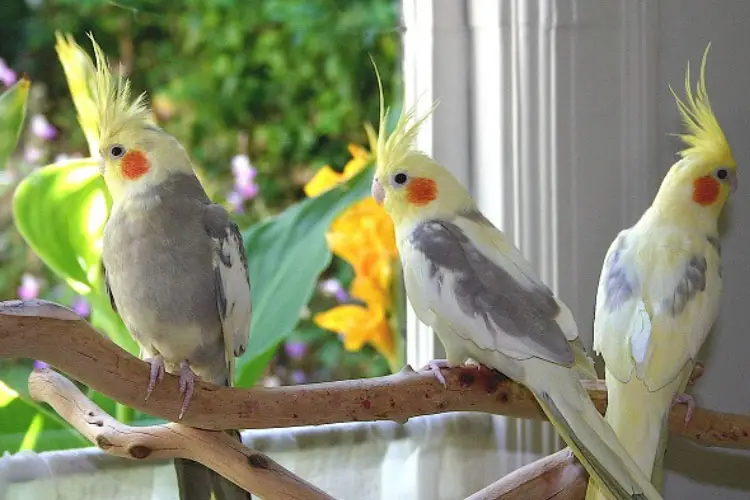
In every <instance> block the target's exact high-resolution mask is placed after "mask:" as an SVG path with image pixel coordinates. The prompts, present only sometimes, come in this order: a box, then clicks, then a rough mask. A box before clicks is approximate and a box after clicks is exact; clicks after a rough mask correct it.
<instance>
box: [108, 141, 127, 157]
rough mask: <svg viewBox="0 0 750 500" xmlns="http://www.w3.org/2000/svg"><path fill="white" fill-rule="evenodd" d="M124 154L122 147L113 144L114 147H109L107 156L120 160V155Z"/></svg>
mask: <svg viewBox="0 0 750 500" xmlns="http://www.w3.org/2000/svg"><path fill="white" fill-rule="evenodd" d="M124 154H125V147H124V146H121V145H119V144H115V145H114V146H110V147H109V156H111V157H112V158H122V155H124Z"/></svg>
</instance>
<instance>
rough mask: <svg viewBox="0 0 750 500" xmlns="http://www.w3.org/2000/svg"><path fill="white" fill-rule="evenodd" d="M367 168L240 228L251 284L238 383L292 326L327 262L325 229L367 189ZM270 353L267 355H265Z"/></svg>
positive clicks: (244, 382)
mask: <svg viewBox="0 0 750 500" xmlns="http://www.w3.org/2000/svg"><path fill="white" fill-rule="evenodd" d="M371 182H372V169H371V168H367V169H364V170H363V171H362V172H360V173H359V174H357V175H356V176H354V177H352V178H351V179H349V180H348V181H347V182H345V183H343V184H341V185H339V186H338V187H336V188H334V189H331V190H330V191H327V192H325V193H323V194H321V195H320V196H317V197H315V198H310V199H306V200H303V201H301V202H299V203H297V204H296V205H293V206H291V207H290V208H288V209H287V210H285V211H284V212H283V213H281V214H280V215H278V216H276V217H274V218H272V219H268V220H265V221H263V222H261V223H259V224H256V225H255V226H253V227H251V228H250V229H248V230H247V231H245V233H244V240H245V248H246V250H247V252H248V254H249V256H248V264H249V268H250V283H251V285H252V286H253V292H252V295H253V322H252V326H251V328H250V342H249V345H248V348H247V353H246V354H245V355H244V356H243V357H242V358H241V359H240V360H239V362H238V364H237V366H238V370H237V371H238V376H237V385H238V386H251V385H253V384H254V383H255V382H256V380H257V378H258V377H259V375H260V373H261V372H262V368H263V366H265V365H262V366H260V369H259V362H260V360H261V358H263V359H270V356H271V355H272V354H273V352H274V351H275V349H276V348H277V347H278V345H279V343H280V342H281V341H283V340H284V339H285V338H286V337H287V336H288V335H289V333H291V331H292V330H293V329H294V327H295V326H296V325H297V323H298V321H299V313H300V311H301V310H302V308H303V307H304V306H305V305H306V304H307V303H308V302H309V301H310V297H311V296H312V294H313V292H314V291H315V285H316V282H317V280H318V276H319V275H320V273H321V272H323V270H325V269H326V267H328V265H329V264H330V262H331V252H330V251H329V250H328V245H327V244H326V239H325V233H326V231H327V230H328V228H329V227H330V225H331V223H332V222H333V220H334V219H335V218H336V217H337V216H338V215H339V213H341V211H342V210H344V209H345V208H347V207H349V206H350V205H352V204H353V203H354V202H356V201H359V200H361V199H363V198H364V197H365V196H367V195H368V193H369V191H370V184H371ZM269 353H270V355H269Z"/></svg>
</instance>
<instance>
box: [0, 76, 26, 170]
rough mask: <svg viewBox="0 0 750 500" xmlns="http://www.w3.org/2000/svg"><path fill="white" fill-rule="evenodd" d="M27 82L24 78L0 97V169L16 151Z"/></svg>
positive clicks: (24, 105)
mask: <svg viewBox="0 0 750 500" xmlns="http://www.w3.org/2000/svg"><path fill="white" fill-rule="evenodd" d="M29 86H30V82H29V80H28V79H27V78H26V77H24V78H21V79H20V80H19V81H17V82H16V83H15V84H14V85H13V86H12V87H10V88H9V89H8V90H6V91H5V92H3V94H2V95H0V168H4V167H5V163H6V162H7V161H8V157H9V156H10V155H11V153H13V150H14V149H16V144H18V138H19V136H20V135H21V130H23V122H24V120H25V119H26V101H27V99H28V97H29Z"/></svg>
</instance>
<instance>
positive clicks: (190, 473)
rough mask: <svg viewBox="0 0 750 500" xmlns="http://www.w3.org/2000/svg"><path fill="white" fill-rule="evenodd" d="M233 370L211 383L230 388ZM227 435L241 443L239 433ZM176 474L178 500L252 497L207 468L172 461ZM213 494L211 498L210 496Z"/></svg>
mask: <svg viewBox="0 0 750 500" xmlns="http://www.w3.org/2000/svg"><path fill="white" fill-rule="evenodd" d="M232 373H233V370H231V369H230V371H229V374H228V375H227V376H226V377H222V378H220V379H218V380H214V381H213V382H214V383H215V384H216V385H226V386H231V385H232V384H231V382H230V381H231V380H233V377H232ZM225 432H226V433H227V434H229V435H230V436H232V437H233V438H235V439H236V440H237V441H239V442H242V437H241V436H240V431H238V430H234V429H232V430H228V431H225ZM174 467H175V471H176V473H177V486H178V488H179V490H180V500H252V498H253V497H252V495H251V494H250V493H248V492H247V491H245V490H243V489H242V488H240V487H239V486H237V485H236V484H234V483H233V482H232V481H230V480H229V479H227V478H225V477H224V476H222V475H221V474H219V473H218V472H215V471H213V470H211V469H209V468H208V467H206V466H204V465H201V464H199V463H198V462H194V461H192V460H187V459H184V458H178V459H175V461H174ZM212 493H213V496H211V494H212Z"/></svg>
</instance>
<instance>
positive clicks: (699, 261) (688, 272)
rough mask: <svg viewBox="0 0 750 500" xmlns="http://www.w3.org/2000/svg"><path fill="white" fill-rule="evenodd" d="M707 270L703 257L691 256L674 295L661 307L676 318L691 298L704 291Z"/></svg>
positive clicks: (663, 302) (666, 299)
mask: <svg viewBox="0 0 750 500" xmlns="http://www.w3.org/2000/svg"><path fill="white" fill-rule="evenodd" d="M707 268H708V263H707V261H706V257H705V256H700V257H698V256H693V257H692V258H691V259H690V261H689V262H688V264H687V266H685V271H684V274H683V276H682V278H681V279H680V281H679V282H678V284H677V286H676V287H675V290H674V293H673V294H672V295H671V296H670V297H667V298H665V299H664V300H663V301H662V307H664V309H665V310H667V311H669V313H670V314H671V315H672V316H677V315H678V314H680V313H681V312H682V311H684V310H685V307H687V305H688V303H689V302H690V301H691V300H692V299H693V297H695V296H696V295H697V294H698V293H700V292H702V291H704V290H705V289H706V270H707Z"/></svg>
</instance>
